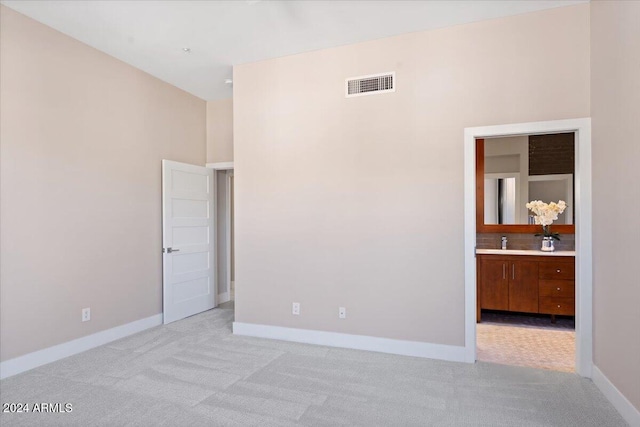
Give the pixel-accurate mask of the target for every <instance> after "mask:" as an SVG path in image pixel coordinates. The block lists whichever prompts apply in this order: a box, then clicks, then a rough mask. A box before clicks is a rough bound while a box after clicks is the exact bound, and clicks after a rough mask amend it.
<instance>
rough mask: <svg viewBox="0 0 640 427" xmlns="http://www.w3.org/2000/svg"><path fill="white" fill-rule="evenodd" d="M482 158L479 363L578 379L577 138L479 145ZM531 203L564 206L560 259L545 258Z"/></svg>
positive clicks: (555, 255)
mask: <svg viewBox="0 0 640 427" xmlns="http://www.w3.org/2000/svg"><path fill="white" fill-rule="evenodd" d="M476 157H477V158H476V182H478V184H482V183H483V182H484V185H478V188H477V190H476V196H477V202H476V209H477V211H478V212H477V218H478V220H477V221H478V224H477V235H476V248H477V250H476V254H477V272H478V280H477V306H478V311H477V319H478V325H477V329H476V333H477V358H478V360H479V361H483V362H493V363H501V364H508V365H516V366H527V367H532V368H542V369H549V370H556V371H564V372H574V371H575V322H574V318H573V316H574V315H575V262H574V256H575V239H574V233H575V227H574V225H573V224H574V222H575V217H574V215H573V206H574V197H573V194H574V187H573V185H574V176H575V134H574V133H573V132H564V133H553V134H541V135H538V134H534V135H517V136H508V137H492V138H482V139H477V140H476ZM531 200H541V201H544V202H547V203H557V204H558V206H559V207H558V208H556V210H554V211H553V214H554V216H555V218H554V219H553V224H552V225H549V227H550V228H549V230H550V231H551V230H553V232H554V234H553V236H554V237H555V238H557V239H561V240H557V241H556V245H557V248H556V249H557V250H556V251H553V252H543V251H541V250H540V249H541V238H540V237H539V235H535V234H533V233H535V232H541V231H542V227H541V225H535V223H536V217H535V216H534V215H533V214H534V212H533V211H531V210H529V209H527V203H528V202H529V201H531ZM552 218H553V216H551V217H548V218H547V217H545V221H547V220H549V221H551V219H552ZM514 227H518V229H517V230H513V229H512V228H514ZM498 231H499V233H497V232H498ZM516 231H519V232H520V233H516ZM557 231H562V238H560V234H559V233H557ZM527 232H528V233H527ZM554 240H555V239H554ZM497 249H499V250H497Z"/></svg>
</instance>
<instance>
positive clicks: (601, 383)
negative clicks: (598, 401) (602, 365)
mask: <svg viewBox="0 0 640 427" xmlns="http://www.w3.org/2000/svg"><path fill="white" fill-rule="evenodd" d="M591 379H592V380H593V383H594V384H595V385H596V386H597V387H598V388H599V389H600V391H601V392H602V394H604V396H605V397H606V398H607V399H608V400H609V402H611V404H612V405H613V407H614V408H616V410H617V411H618V412H620V415H622V418H624V420H625V421H626V422H627V423H629V425H630V426H631V427H640V411H638V409H637V408H636V407H635V406H633V405H632V404H631V402H629V400H628V399H627V398H626V397H624V395H623V394H622V393H620V390H618V389H617V388H616V386H615V385H613V383H612V382H611V381H609V378H607V377H606V376H605V375H604V374H603V373H602V371H601V370H600V369H598V367H597V366H596V365H593V377H592V378H591Z"/></svg>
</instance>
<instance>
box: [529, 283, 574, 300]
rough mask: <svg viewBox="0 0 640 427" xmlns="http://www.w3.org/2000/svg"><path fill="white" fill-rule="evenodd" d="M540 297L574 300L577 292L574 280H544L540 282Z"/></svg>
mask: <svg viewBox="0 0 640 427" xmlns="http://www.w3.org/2000/svg"><path fill="white" fill-rule="evenodd" d="M538 284H539V289H538V295H539V296H540V297H565V298H573V297H574V295H575V291H576V289H575V288H576V286H575V282H574V281H573V280H544V279H541V280H540V281H539V282H538Z"/></svg>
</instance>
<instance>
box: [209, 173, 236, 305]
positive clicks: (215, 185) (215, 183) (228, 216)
mask: <svg viewBox="0 0 640 427" xmlns="http://www.w3.org/2000/svg"><path fill="white" fill-rule="evenodd" d="M206 167H208V168H210V169H213V188H214V191H215V193H214V196H213V197H214V200H218V174H217V173H216V172H217V171H233V162H217V163H207V164H206ZM229 177H230V175H229V172H227V174H226V175H225V178H226V180H227V182H226V187H227V196H226V209H225V213H226V223H227V228H226V232H225V236H218V232H217V231H218V227H217V224H218V214H217V209H215V210H214V217H213V223H214V227H213V228H214V230H216V235H215V239H216V240H215V241H216V248H217V247H218V246H217V242H218V240H217V239H222V238H224V239H225V240H226V251H227V285H228V289H227V298H218V304H221V303H223V302H227V301H229V300H230V299H231V197H230V189H231V188H230V187H231V180H230V179H229ZM215 265H216V271H218V257H217V256H216V260H215ZM218 289H220V287H219V283H218V275H217V274H216V296H220V294H218V293H217V292H218Z"/></svg>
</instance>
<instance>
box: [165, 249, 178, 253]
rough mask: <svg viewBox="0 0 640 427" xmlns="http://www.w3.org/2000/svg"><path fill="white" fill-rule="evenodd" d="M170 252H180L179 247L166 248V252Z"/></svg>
mask: <svg viewBox="0 0 640 427" xmlns="http://www.w3.org/2000/svg"><path fill="white" fill-rule="evenodd" d="M172 252H180V249H174V248H167V253H168V254H170V253H172Z"/></svg>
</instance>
